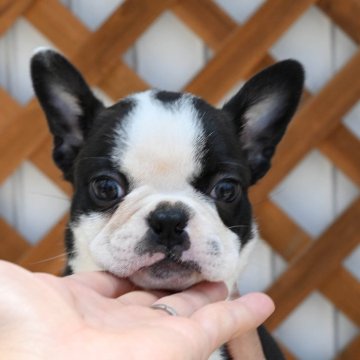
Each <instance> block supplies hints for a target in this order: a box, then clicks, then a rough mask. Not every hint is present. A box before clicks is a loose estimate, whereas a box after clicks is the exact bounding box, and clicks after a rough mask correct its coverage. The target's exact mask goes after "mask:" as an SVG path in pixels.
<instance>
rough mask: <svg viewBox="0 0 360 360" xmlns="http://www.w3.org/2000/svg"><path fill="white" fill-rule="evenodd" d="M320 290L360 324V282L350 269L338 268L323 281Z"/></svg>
mask: <svg viewBox="0 0 360 360" xmlns="http://www.w3.org/2000/svg"><path fill="white" fill-rule="evenodd" d="M320 291H321V292H322V294H323V295H325V296H326V297H327V298H328V299H331V302H332V304H333V305H335V306H336V307H337V308H338V309H339V310H341V311H342V312H343V313H344V314H345V315H347V316H348V317H349V319H352V321H353V322H354V323H355V324H357V326H360V306H359V303H358V300H359V299H360V283H359V280H358V279H357V278H355V277H354V276H353V275H352V274H351V273H350V272H349V271H347V270H345V269H344V268H341V267H339V268H337V269H336V270H335V271H334V272H333V273H332V274H330V275H329V276H328V278H327V279H326V280H325V281H323V282H322V284H321V286H320Z"/></svg>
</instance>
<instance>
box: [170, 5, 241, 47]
mask: <svg viewBox="0 0 360 360" xmlns="http://www.w3.org/2000/svg"><path fill="white" fill-rule="evenodd" d="M172 11H173V12H174V13H175V14H176V15H177V16H178V17H179V18H180V19H181V20H182V21H184V22H185V23H186V25H187V26H189V27H190V28H191V29H192V30H193V31H194V32H195V33H196V34H197V35H199V36H200V37H201V38H202V39H203V40H204V41H205V43H206V44H207V45H208V46H210V47H211V48H213V49H214V50H219V49H220V48H221V46H222V45H223V44H224V40H225V39H226V38H227V37H228V36H230V34H231V33H232V32H233V31H235V30H236V29H237V27H238V26H237V24H236V22H235V21H234V20H232V19H231V18H230V17H229V16H228V15H227V14H226V13H225V12H224V11H223V10H222V9H221V8H220V7H219V6H217V5H216V4H215V3H214V2H213V1H210V0H197V1H193V0H183V1H179V2H177V3H176V4H175V5H174V6H173V8H172Z"/></svg>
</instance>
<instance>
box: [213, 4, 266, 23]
mask: <svg viewBox="0 0 360 360" xmlns="http://www.w3.org/2000/svg"><path fill="white" fill-rule="evenodd" d="M214 2H215V3H217V4H218V5H219V6H220V7H222V8H223V9H224V10H225V11H226V12H227V13H228V15H229V16H231V17H232V18H233V19H234V20H236V21H237V22H239V23H244V22H245V21H246V20H247V19H249V18H250V16H251V15H253V13H254V12H255V11H256V10H257V9H258V8H259V7H260V6H261V5H262V4H263V3H264V2H265V0H237V1H233V0H215V1H214Z"/></svg>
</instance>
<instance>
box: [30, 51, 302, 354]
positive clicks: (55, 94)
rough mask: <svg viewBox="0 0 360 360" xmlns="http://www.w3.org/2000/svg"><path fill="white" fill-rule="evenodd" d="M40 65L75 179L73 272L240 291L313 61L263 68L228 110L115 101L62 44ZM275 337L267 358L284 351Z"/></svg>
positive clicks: (37, 58)
mask: <svg viewBox="0 0 360 360" xmlns="http://www.w3.org/2000/svg"><path fill="white" fill-rule="evenodd" d="M31 74H32V79H33V84H34V89H35V92H36V95H37V96H38V98H39V101H40V103H41V106H42V108H43V110H44V112H45V114H46V117H47V120H48V123H49V127H50V131H51V133H52V135H53V137H54V150H53V157H54V160H55V162H56V164H57V166H58V167H59V168H60V169H61V170H62V171H63V173H64V176H65V179H67V180H68V181H70V182H71V183H72V184H73V187H74V197H73V201H72V206H71V219H70V222H69V227H68V230H67V233H66V247H67V252H68V254H69V257H68V262H67V273H70V272H79V271H90V270H106V271H109V272H111V273H113V274H115V275H117V276H119V277H125V278H129V279H130V280H131V281H132V282H133V283H134V284H136V285H138V286H140V287H143V288H146V289H169V290H181V289H185V288H187V287H189V286H191V285H193V284H195V283H197V282H200V281H203V280H208V281H225V282H226V283H227V285H228V287H229V288H232V287H233V286H234V283H235V281H236V279H237V278H238V277H239V274H240V272H241V269H242V268H243V266H244V264H245V263H246V259H247V257H248V255H249V253H250V252H251V249H252V247H253V244H254V243H255V241H256V238H257V229H256V224H255V222H254V219H253V217H252V211H251V205H250V203H249V199H248V189H249V187H250V186H251V185H253V184H255V183H256V182H257V181H258V180H259V179H260V178H261V177H262V176H264V175H265V173H266V172H267V171H268V170H269V168H270V162H271V158H272V156H273V154H274V151H275V148H276V145H277V144H278V143H279V141H280V139H281V138H282V136H283V134H284V132H285V130H286V128H287V125H288V123H289V121H290V119H291V117H292V116H293V114H294V112H295V110H296V107H297V105H298V102H299V99H300V96H301V91H302V87H303V81H304V76H303V70H302V67H301V65H299V63H297V62H296V61H293V60H286V61H282V62H279V63H277V64H275V65H273V66H271V67H269V68H267V69H265V70H263V71H262V72H260V73H259V74H257V75H256V76H254V77H253V78H252V79H250V80H249V81H248V82H247V83H246V84H245V85H244V86H243V87H242V88H241V90H240V91H239V92H238V93H237V94H236V95H235V96H234V97H233V98H232V99H231V100H230V101H228V102H227V103H226V104H225V106H224V107H223V108H222V109H215V108H214V107H212V106H211V105H209V104H208V103H206V102H205V101H204V100H202V99H200V98H198V97H196V96H193V95H191V94H184V93H176V92H167V91H157V90H149V91H145V92H142V93H137V94H134V95H131V96H129V97H127V98H125V99H122V100H120V101H118V102H117V103H116V104H114V105H113V106H110V107H105V106H104V105H103V104H102V103H101V102H100V101H99V100H98V99H97V98H96V97H95V96H94V95H93V93H92V91H91V90H90V88H89V87H88V85H87V84H86V83H85V81H84V79H83V78H82V76H81V75H80V74H79V72H78V71H77V70H76V69H75V68H74V67H73V66H72V65H71V64H70V63H69V62H68V61H67V60H66V59H65V58H64V57H62V56H61V55H59V54H58V53H56V52H54V51H52V50H42V51H40V52H38V53H37V54H35V55H34V57H33V59H32V62H31ZM219 81H221V75H220V74H219ZM263 335H264V334H263V330H261V338H262V342H263V347H264V351H265V353H266V357H267V358H268V359H281V358H282V356H281V354H280V352H279V351H278V349H277V348H276V346H275V345H274V343H272V342H271V339H270V340H269V338H268V337H267V336H266V334H265V335H264V336H265V338H264V337H263ZM264 339H265V340H267V341H265V340H264ZM269 341H270V342H269ZM228 356H229V355H228V354H227V352H226V349H225V348H224V349H223V350H221V351H217V352H216V353H214V354H213V355H212V356H211V359H212V360H215V359H224V358H228Z"/></svg>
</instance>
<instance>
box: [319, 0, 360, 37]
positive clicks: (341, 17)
mask: <svg viewBox="0 0 360 360" xmlns="http://www.w3.org/2000/svg"><path fill="white" fill-rule="evenodd" d="M317 5H318V6H319V7H320V8H321V10H323V11H324V12H325V13H326V15H328V16H329V17H330V18H331V19H333V21H334V22H335V23H336V24H337V25H339V26H340V27H341V28H342V29H343V30H344V31H345V32H346V33H347V34H348V35H349V36H350V37H351V38H352V39H353V40H354V41H356V42H357V43H360V21H359V19H360V2H359V0H346V1H344V0H320V1H318V3H317Z"/></svg>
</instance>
